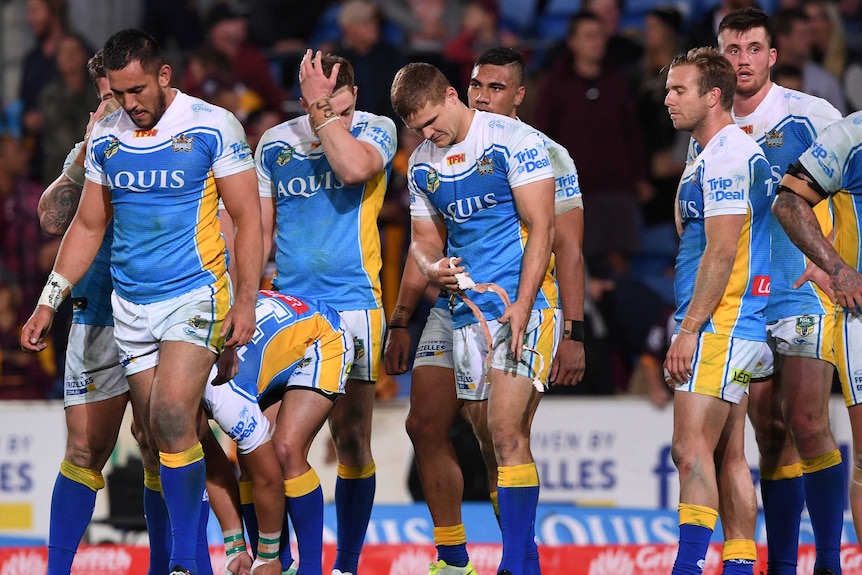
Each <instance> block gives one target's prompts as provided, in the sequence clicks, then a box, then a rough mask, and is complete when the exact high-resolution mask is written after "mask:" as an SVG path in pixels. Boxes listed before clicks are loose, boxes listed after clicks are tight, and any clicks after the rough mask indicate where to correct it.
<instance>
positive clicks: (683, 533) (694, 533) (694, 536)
mask: <svg viewBox="0 0 862 575" xmlns="http://www.w3.org/2000/svg"><path fill="white" fill-rule="evenodd" d="M711 537H712V529H709V528H708V527H702V526H700V525H694V524H692V523H683V524H682V525H680V526H679V550H678V551H677V555H676V561H674V563H673V570H672V571H671V575H701V573H702V572H703V567H702V566H701V562H702V561H703V560H704V559H705V558H706V551H707V549H708V548H709V540H710V538H711Z"/></svg>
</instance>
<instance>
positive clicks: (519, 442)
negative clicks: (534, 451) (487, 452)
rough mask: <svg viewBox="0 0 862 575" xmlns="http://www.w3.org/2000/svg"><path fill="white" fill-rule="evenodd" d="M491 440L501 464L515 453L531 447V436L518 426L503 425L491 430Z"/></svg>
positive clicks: (496, 457) (497, 459)
mask: <svg viewBox="0 0 862 575" xmlns="http://www.w3.org/2000/svg"><path fill="white" fill-rule="evenodd" d="M491 440H492V442H493V445H494V455H495V459H496V461H497V462H498V463H500V464H502V463H503V462H505V461H506V460H507V459H509V457H511V456H512V455H513V454H514V453H517V452H519V451H523V450H525V449H526V450H529V449H530V437H529V436H528V435H526V434H525V433H523V431H522V430H521V429H519V428H518V427H517V426H501V427H498V428H496V429H493V430H491Z"/></svg>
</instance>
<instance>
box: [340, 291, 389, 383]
mask: <svg viewBox="0 0 862 575" xmlns="http://www.w3.org/2000/svg"><path fill="white" fill-rule="evenodd" d="M367 315H368V323H369V327H370V328H371V338H372V340H371V341H367V342H365V344H366V345H367V346H368V349H366V350H365V353H367V354H370V355H369V356H368V357H369V358H370V359H371V380H370V381H377V380H378V379H380V364H381V363H382V361H383V349H382V346H383V338H384V334H383V315H384V314H383V309H382V308H378V309H370V310H368V313H367ZM354 363H355V362H354ZM348 377H350V373H349V372H348Z"/></svg>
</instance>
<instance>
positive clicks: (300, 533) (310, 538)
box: [288, 470, 356, 575]
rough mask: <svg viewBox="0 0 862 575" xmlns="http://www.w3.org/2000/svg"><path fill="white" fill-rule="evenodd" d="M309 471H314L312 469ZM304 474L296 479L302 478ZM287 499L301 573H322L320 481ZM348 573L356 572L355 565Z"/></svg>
mask: <svg viewBox="0 0 862 575" xmlns="http://www.w3.org/2000/svg"><path fill="white" fill-rule="evenodd" d="M309 473H314V470H311V471H310V472H309ZM305 475H308V474H307V473H306V474H305ZM305 475H302V476H300V477H298V478H296V479H299V480H303V478H304V477H305ZM314 477H315V478H317V475H316V474H315V475H314ZM288 481H293V480H288ZM288 499H290V520H291V522H292V523H293V528H294V529H295V530H296V542H297V546H298V548H299V561H300V564H299V566H300V569H302V575H322V574H323V566H322V564H321V557H322V555H323V489H321V488H320V481H319V480H318V481H317V487H316V488H315V489H313V490H312V491H310V492H308V493H305V494H304V495H300V496H298V497H288ZM350 573H356V571H355V567H354V570H352V571H350Z"/></svg>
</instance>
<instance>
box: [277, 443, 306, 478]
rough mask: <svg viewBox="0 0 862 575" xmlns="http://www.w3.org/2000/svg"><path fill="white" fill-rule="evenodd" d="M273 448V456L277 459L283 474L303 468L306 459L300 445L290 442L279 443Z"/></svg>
mask: <svg viewBox="0 0 862 575" xmlns="http://www.w3.org/2000/svg"><path fill="white" fill-rule="evenodd" d="M273 447H274V448H275V456H276V457H277V458H278V463H279V464H280V465H281V468H282V470H284V471H285V472H288V471H290V470H292V469H295V468H297V467H298V466H302V467H304V466H305V462H306V461H307V459H308V458H307V454H306V453H305V452H304V450H303V448H302V446H301V445H298V444H296V443H292V442H290V441H279V442H276V443H275V444H274V445H273Z"/></svg>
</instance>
